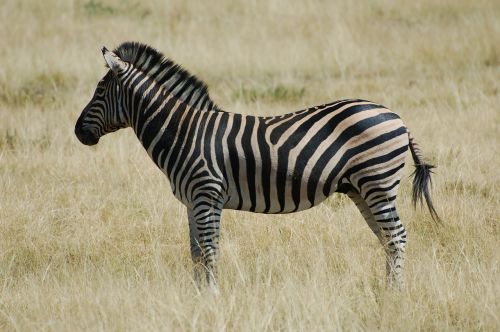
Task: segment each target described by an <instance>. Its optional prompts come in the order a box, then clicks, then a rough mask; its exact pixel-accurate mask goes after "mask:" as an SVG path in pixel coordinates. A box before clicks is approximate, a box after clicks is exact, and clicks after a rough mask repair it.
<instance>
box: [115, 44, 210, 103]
mask: <svg viewBox="0 0 500 332" xmlns="http://www.w3.org/2000/svg"><path fill="white" fill-rule="evenodd" d="M113 52H114V53H115V54H116V55H118V56H119V57H120V59H122V60H123V61H126V62H128V63H130V64H132V65H133V66H134V67H135V68H136V69H138V70H140V71H142V72H144V73H145V74H147V75H148V76H150V77H152V78H153V79H154V80H155V81H157V82H158V83H159V84H161V85H162V86H163V87H164V88H166V89H167V90H168V91H169V92H170V93H172V94H173V95H174V96H175V97H176V98H178V99H180V100H182V101H183V102H185V103H186V104H189V105H191V106H196V107H197V108H199V109H212V110H219V108H218V106H217V105H216V104H215V103H214V102H213V101H212V99H211V98H210V96H209V94H208V88H207V85H206V84H205V83H204V82H203V81H201V80H200V79H198V78H197V77H196V76H194V75H192V74H190V73H189V72H188V71H187V70H185V69H184V68H182V67H181V66H180V65H178V64H176V63H175V62H174V61H172V60H170V59H169V58H167V57H165V56H164V55H163V54H162V53H160V52H159V51H157V50H156V49H154V48H153V47H151V46H149V45H146V44H142V43H138V42H125V43H123V44H121V45H120V46H118V47H117V48H116V49H115V50H114V51H113ZM158 66H159V68H158ZM150 71H151V72H150Z"/></svg>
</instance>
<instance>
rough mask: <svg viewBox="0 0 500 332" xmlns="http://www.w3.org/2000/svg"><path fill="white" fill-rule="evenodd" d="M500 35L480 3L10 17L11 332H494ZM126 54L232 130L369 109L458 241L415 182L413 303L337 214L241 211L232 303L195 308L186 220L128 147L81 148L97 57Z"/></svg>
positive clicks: (493, 14) (371, 244)
mask: <svg viewBox="0 0 500 332" xmlns="http://www.w3.org/2000/svg"><path fill="white" fill-rule="evenodd" d="M499 17H500V4H499V3H498V1H487V0H484V1H482V0H480V1H479V0H478V1H466V0H453V1H452V0H443V1H431V0H423V1H415V2H410V1H397V2H396V1H389V0H376V1H370V2H357V1H320V0H318V1H307V2H304V1H284V0H277V1H256V0H255V1H240V2H235V1H230V0H222V1H206V2H205V1H189V2H188V1H180V0H179V1H160V0H156V1H149V2H142V1H135V0H121V1H120V0H115V1H104V0H90V1H87V0H74V1H58V0H47V1H35V0H26V1H15V0H3V1H2V4H1V6H0V46H1V47H0V330H5V331H10V330H17V331H28V330H32V331H73V330H92V331H95V330H102V331H124V330H135V331H143V330H164V331H171V330H177V331H180V330H196V331H205V330H208V331H210V330H228V331H266V330H267V331H274V330H296V331H304V330H305V331H307V330H311V331H317V330H370V331H373V330H380V331H387V330H395V331H406V330H434V331H447V330H474V331H494V330H499V329H500V318H499V316H500V314H499V313H500V271H499V263H500V251H499V250H498V248H499V244H500V234H499V233H500V227H499V222H500V211H499V203H500V202H499V196H498V191H499V185H500V172H499V157H498V156H499V138H500V133H499V123H500V122H499V120H500V117H499V114H500V113H499V105H500V92H499V89H500V86H499V82H500V42H499V41H500V40H499V36H500V19H499ZM125 40H136V41H141V42H145V43H149V44H151V45H153V46H155V47H156V48H158V49H159V50H161V51H163V52H164V53H165V54H166V55H168V56H169V57H171V58H172V59H174V60H175V61H177V62H179V63H181V64H182V65H184V66H185V67H186V68H188V69H189V70H190V71H191V72H192V73H194V74H196V75H198V76H199V77H200V78H202V79H203V80H205V81H206V82H207V84H208V85H209V87H210V92H211V95H212V97H213V99H214V100H215V101H216V102H217V103H218V104H219V105H220V106H221V107H222V108H223V109H225V110H228V111H234V112H240V113H246V114H259V115H271V114H281V113H284V112H290V111H294V110H298V109H301V108H304V107H306V106H312V105H315V104H320V103H324V102H329V101H333V100H336V99H343V98H351V97H356V98H358V97H359V98H364V99H368V100H372V101H375V102H379V103H382V104H384V105H386V106H388V107H390V108H391V109H392V110H394V111H395V112H397V113H398V114H399V115H400V116H401V117H402V118H403V119H404V121H405V123H406V124H407V125H408V127H409V128H410V129H411V130H412V133H413V135H414V136H415V138H416V139H417V141H418V142H419V143H420V146H421V148H422V150H423V152H424V154H425V156H427V158H428V159H429V160H430V161H432V162H434V163H435V164H437V166H438V168H437V170H436V174H435V176H434V186H433V197H434V200H435V204H436V206H437V209H438V212H439V213H440V215H441V217H442V218H443V219H444V225H443V226H436V225H435V224H433V222H432V221H431V220H430V216H429V214H428V213H427V212H426V211H425V210H420V209H417V210H416V211H415V210H413V208H412V207H411V202H410V189H411V179H410V178H409V175H410V173H411V171H412V167H410V166H407V168H406V172H407V175H408V176H405V177H404V179H403V183H402V188H401V191H400V198H399V208H400V214H401V218H402V220H403V222H404V224H405V226H406V228H407V230H408V233H409V243H408V250H407V264H406V265H407V267H406V288H405V289H404V290H402V291H401V292H393V291H390V290H387V289H386V288H385V286H384V273H385V266H384V262H383V259H384V254H383V250H382V249H381V248H380V246H379V244H378V241H377V240H376V238H375V236H373V234H372V233H371V232H370V230H369V228H368V227H367V226H366V224H365V222H364V221H363V219H362V217H361V216H360V214H359V213H358V211H357V210H356V208H355V206H354V205H353V204H352V203H351V202H350V201H349V200H348V199H347V198H346V197H344V196H341V195H337V196H333V197H332V198H331V199H329V200H328V201H327V202H326V203H325V204H322V205H321V206H319V207H317V208H314V209H312V210H309V211H306V212H302V213H297V214H291V215H286V216H265V215H258V214H250V213H241V212H234V211H226V212H225V213H224V216H223V224H222V228H223V229H222V240H221V242H222V243H221V248H222V252H221V261H220V291H221V293H220V296H219V297H213V296H210V295H209V294H207V293H205V292H198V291H197V289H196V288H195V287H194V285H193V282H192V279H191V262H190V255H189V248H188V234H187V230H188V228H187V220H186V213H185V209H184V207H183V206H182V205H181V204H180V203H178V202H177V201H175V199H174V198H173V196H172V194H171V193H170V187H169V185H168V183H167V180H166V178H165V177H164V176H163V175H162V174H161V172H160V171H158V170H157V168H156V166H154V164H153V163H152V162H151V161H150V160H149V158H148V157H147V155H146V153H145V151H144V150H143V148H142V147H141V146H140V143H139V142H138V140H137V139H136V138H135V136H134V134H133V132H132V130H130V129H128V130H123V131H120V132H118V133H116V134H112V135H109V136H106V137H104V138H103V139H102V140H101V142H100V143H99V144H98V145H97V146H95V147H92V148H89V147H86V146H83V145H81V144H80V143H79V142H78V141H77V139H76V137H75V136H74V134H73V127H74V123H75V121H76V119H77V117H78V115H79V113H80V111H81V110H82V109H83V107H84V105H85V104H86V103H87V101H88V100H89V99H90V97H91V95H92V93H93V89H94V87H95V85H96V83H97V81H98V80H99V79H100V77H101V76H102V75H103V74H104V73H105V69H104V61H103V59H102V56H101V53H100V47H101V46H102V45H105V46H107V47H108V48H113V47H115V46H117V45H118V44H120V43H121V42H123V41H125ZM408 162H409V164H411V162H410V160H408Z"/></svg>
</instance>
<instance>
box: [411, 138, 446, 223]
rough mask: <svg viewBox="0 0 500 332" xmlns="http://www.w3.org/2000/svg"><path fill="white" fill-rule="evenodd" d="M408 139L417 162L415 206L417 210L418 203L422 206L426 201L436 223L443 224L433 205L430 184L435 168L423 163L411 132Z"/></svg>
mask: <svg viewBox="0 0 500 332" xmlns="http://www.w3.org/2000/svg"><path fill="white" fill-rule="evenodd" d="M408 139H409V146H410V151H411V156H412V157H413V161H414V162H415V172H413V176H414V178H413V194H412V200H413V206H414V207H415V208H416V206H417V203H418V202H420V205H422V204H423V200H424V199H425V203H426V204H427V207H428V208H429V212H430V214H431V217H432V219H433V220H434V221H438V222H441V219H440V218H439V216H438V214H437V212H436V209H435V208H434V204H432V199H431V194H430V191H429V184H432V181H431V174H432V169H433V168H434V167H435V166H433V165H430V164H427V163H425V162H424V161H423V157H422V154H421V152H420V149H419V148H418V145H417V143H416V142H415V141H414V140H413V137H412V136H411V134H410V131H408Z"/></svg>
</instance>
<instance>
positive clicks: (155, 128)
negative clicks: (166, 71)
mask: <svg viewBox="0 0 500 332" xmlns="http://www.w3.org/2000/svg"><path fill="white" fill-rule="evenodd" d="M122 82H123V89H124V92H125V98H124V99H125V109H126V112H127V113H128V115H129V119H130V125H131V127H132V128H133V130H134V132H135V133H136V135H137V138H138V139H139V140H140V142H141V143H142V145H143V146H144V148H145V149H146V151H147V152H148V155H149V156H150V157H151V158H152V159H153V161H154V162H155V163H156V165H157V166H158V167H159V168H160V169H161V170H162V171H164V173H165V174H166V175H167V176H168V177H169V178H170V170H171V168H172V167H173V166H174V165H173V162H175V158H178V156H179V155H180V154H181V152H182V149H183V148H184V146H185V145H186V144H185V142H186V139H187V135H188V132H187V128H188V124H190V123H192V122H193V121H196V120H195V119H197V118H199V117H201V116H202V115H203V114H206V113H212V112H214V111H216V112H220V109H219V108H217V107H216V106H215V104H214V103H213V102H211V101H210V100H209V99H207V98H205V96H203V95H200V96H198V98H190V99H189V103H188V102H186V101H185V100H186V99H185V98H181V97H179V96H177V95H175V91H174V92H172V91H171V89H167V86H166V85H165V84H160V83H159V82H157V81H156V80H154V79H152V78H151V77H148V76H146V75H145V74H144V73H142V72H141V71H138V70H135V69H132V70H131V72H130V73H129V74H128V75H127V77H126V78H124V79H123V80H122ZM192 96H193V95H192ZM194 97H196V95H194Z"/></svg>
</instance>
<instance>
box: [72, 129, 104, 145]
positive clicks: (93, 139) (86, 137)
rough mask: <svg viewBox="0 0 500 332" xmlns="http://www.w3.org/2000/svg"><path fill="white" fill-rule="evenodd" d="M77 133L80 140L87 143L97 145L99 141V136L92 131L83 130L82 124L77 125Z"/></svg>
mask: <svg viewBox="0 0 500 332" xmlns="http://www.w3.org/2000/svg"><path fill="white" fill-rule="evenodd" d="M75 135H76V137H78V140H79V141H80V142H82V143H83V144H85V145H96V144H97V143H98V142H99V137H97V136H95V135H94V134H93V133H91V132H90V131H86V130H82V129H81V127H80V126H78V125H76V126H75Z"/></svg>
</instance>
